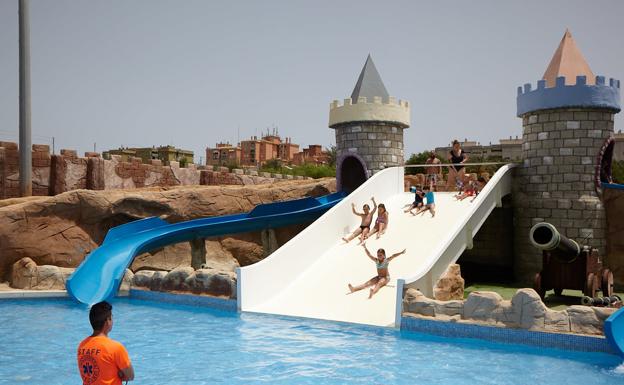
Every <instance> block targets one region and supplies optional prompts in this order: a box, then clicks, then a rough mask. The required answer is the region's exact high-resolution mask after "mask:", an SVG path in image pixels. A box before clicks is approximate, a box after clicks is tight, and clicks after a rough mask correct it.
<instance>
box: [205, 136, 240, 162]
mask: <svg viewBox="0 0 624 385" xmlns="http://www.w3.org/2000/svg"><path fill="white" fill-rule="evenodd" d="M240 161H241V149H240V147H238V146H233V145H231V144H230V143H229V142H227V143H217V145H216V147H215V148H207V149H206V164H207V165H211V166H227V165H229V164H232V165H238V164H240Z"/></svg>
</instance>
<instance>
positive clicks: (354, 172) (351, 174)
mask: <svg viewBox="0 0 624 385" xmlns="http://www.w3.org/2000/svg"><path fill="white" fill-rule="evenodd" d="M338 180H339V186H338V188H339V189H340V190H342V191H344V192H346V193H347V194H348V193H350V192H352V191H353V190H355V189H356V188H358V187H360V185H361V184H363V183H364V182H366V170H365V168H364V165H363V164H362V162H361V161H360V160H359V159H358V158H356V157H355V156H347V157H345V158H344V159H343V161H342V163H341V164H340V170H339V175H338Z"/></svg>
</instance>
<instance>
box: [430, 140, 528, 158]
mask: <svg viewBox="0 0 624 385" xmlns="http://www.w3.org/2000/svg"><path fill="white" fill-rule="evenodd" d="M460 144H461V147H462V149H463V150H464V151H465V152H466V153H467V154H468V155H469V156H470V157H472V158H480V159H487V158H498V159H502V160H504V161H517V160H520V159H521V158H522V139H519V138H518V137H517V136H516V138H512V137H511V136H510V137H509V139H501V140H500V141H499V144H492V143H490V144H488V145H481V143H478V142H475V141H472V140H468V139H464V141H463V142H460ZM451 148H452V147H451V145H450V144H449V145H448V146H446V147H436V148H435V150H434V151H435V153H436V155H437V156H438V157H439V158H441V159H446V158H448V154H449V152H450V151H451Z"/></svg>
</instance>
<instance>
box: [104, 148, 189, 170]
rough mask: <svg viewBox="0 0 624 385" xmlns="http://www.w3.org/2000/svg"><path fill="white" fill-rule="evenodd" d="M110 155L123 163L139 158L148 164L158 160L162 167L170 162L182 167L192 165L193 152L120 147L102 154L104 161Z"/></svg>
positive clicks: (175, 149)
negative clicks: (118, 158) (116, 156)
mask: <svg viewBox="0 0 624 385" xmlns="http://www.w3.org/2000/svg"><path fill="white" fill-rule="evenodd" d="M111 155H119V156H121V159H122V160H123V161H127V160H129V159H130V158H132V157H137V158H141V160H142V161H143V163H149V162H150V161H151V160H153V159H157V160H160V161H161V162H162V163H163V164H164V165H169V164H170V162H171V161H175V162H180V164H181V165H182V166H183V165H185V164H190V163H194V161H193V158H194V154H193V151H190V150H183V149H180V148H175V147H174V146H159V147H155V146H153V147H120V148H118V149H116V150H108V151H104V153H102V156H103V157H104V159H110V158H111Z"/></svg>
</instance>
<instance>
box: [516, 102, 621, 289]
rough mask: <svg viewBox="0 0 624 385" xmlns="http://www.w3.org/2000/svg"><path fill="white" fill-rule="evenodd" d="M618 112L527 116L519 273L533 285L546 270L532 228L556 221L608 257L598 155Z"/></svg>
mask: <svg viewBox="0 0 624 385" xmlns="http://www.w3.org/2000/svg"><path fill="white" fill-rule="evenodd" d="M613 119H614V114H613V112H612V111H611V112H609V110H600V109H589V108H583V109H572V108H562V109H551V110H542V111H537V112H534V113H527V114H525V115H523V116H522V123H523V124H522V125H523V142H524V143H523V149H522V153H523V158H522V159H523V165H522V167H519V168H518V169H517V171H516V178H515V179H514V191H513V203H514V210H515V212H514V217H515V219H514V220H515V229H514V232H515V235H514V238H515V242H514V248H515V259H514V261H515V262H514V263H515V268H514V270H515V274H516V279H518V280H519V281H520V282H525V283H528V282H531V281H532V280H533V277H534V275H535V273H538V272H539V271H540V270H541V252H540V251H538V250H537V249H536V248H534V247H533V246H531V244H530V243H529V240H528V236H529V230H530V228H531V227H532V226H533V225H534V224H536V223H538V222H543V221H547V222H550V223H552V224H553V225H554V226H555V227H557V229H558V230H559V231H560V232H561V234H563V235H565V236H567V237H568V238H571V239H574V240H575V241H577V242H578V243H579V244H580V245H590V246H591V247H595V248H598V250H599V251H600V253H601V254H602V255H604V254H605V251H606V250H605V247H606V244H607V240H606V221H605V213H604V209H603V207H602V204H601V202H600V199H599V198H598V196H597V195H596V192H595V190H594V182H593V180H594V172H595V166H596V157H597V155H598V153H599V151H600V148H601V146H602V144H603V143H604V141H605V139H606V138H608V137H609V136H610V135H611V134H612V133H613Z"/></svg>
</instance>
